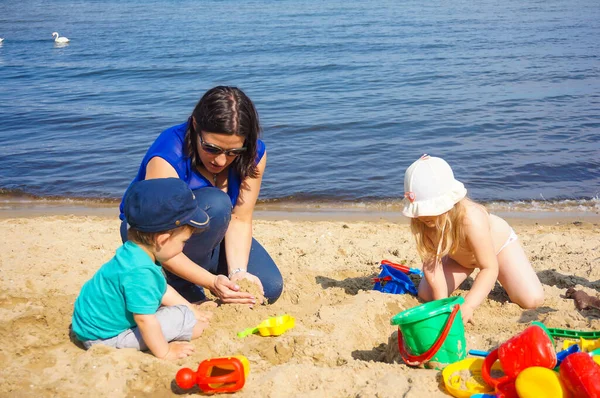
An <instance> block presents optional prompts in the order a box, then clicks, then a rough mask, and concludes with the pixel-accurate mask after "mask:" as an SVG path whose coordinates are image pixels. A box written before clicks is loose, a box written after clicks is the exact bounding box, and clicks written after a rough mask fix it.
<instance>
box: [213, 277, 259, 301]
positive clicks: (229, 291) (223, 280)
mask: <svg viewBox="0 0 600 398" xmlns="http://www.w3.org/2000/svg"><path fill="white" fill-rule="evenodd" d="M211 291H212V292H213V293H214V294H215V295H216V296H217V297H219V299H220V300H221V301H222V302H223V303H225V304H256V299H255V298H254V297H252V295H251V294H250V293H247V292H240V287H239V286H238V285H237V284H236V283H235V282H233V281H231V280H229V278H228V277H226V276H225V275H217V276H216V278H215V280H214V282H213V287H212V289H211Z"/></svg>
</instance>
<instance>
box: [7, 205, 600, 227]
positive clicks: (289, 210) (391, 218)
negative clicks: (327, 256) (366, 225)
mask: <svg viewBox="0 0 600 398" xmlns="http://www.w3.org/2000/svg"><path fill="white" fill-rule="evenodd" d="M497 210H499V209H496V211H492V212H493V213H494V214H496V215H498V216H500V217H502V218H504V219H506V220H507V221H509V222H511V223H516V224H522V225H523V224H525V225H527V224H546V225H547V224H564V223H573V222H587V223H592V224H598V223H600V214H598V212H595V211H526V210H515V211H497ZM118 213H119V211H118V204H115V203H95V204H90V203H77V202H74V203H66V202H28V203H24V202H18V203H17V202H13V203H4V204H3V205H0V220H5V219H10V218H34V217H50V216H92V217H100V218H108V219H110V218H115V219H116V218H117V217H118ZM254 218H255V219H256V220H264V221H278V220H288V221H346V222H356V221H363V222H380V221H381V222H394V223H400V224H408V222H409V219H408V218H407V217H404V216H403V215H402V213H401V212H400V209H399V208H392V209H384V210H382V209H381V208H374V209H370V208H369V207H368V206H365V207H361V208H348V207H335V206H316V207H314V208H307V207H301V206H297V207H291V206H279V205H272V204H260V203H259V204H257V206H256V210H255V212H254Z"/></svg>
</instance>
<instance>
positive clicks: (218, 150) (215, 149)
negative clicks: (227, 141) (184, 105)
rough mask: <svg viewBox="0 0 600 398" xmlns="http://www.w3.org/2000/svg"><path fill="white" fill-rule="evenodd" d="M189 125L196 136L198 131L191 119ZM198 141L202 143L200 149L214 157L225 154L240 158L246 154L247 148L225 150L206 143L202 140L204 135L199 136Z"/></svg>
mask: <svg viewBox="0 0 600 398" xmlns="http://www.w3.org/2000/svg"><path fill="white" fill-rule="evenodd" d="M188 125H189V128H190V131H191V132H192V133H193V134H196V131H195V129H194V122H193V120H192V118H191V117H190V119H189V122H188ZM198 140H199V141H200V147H201V148H202V150H203V151H204V152H206V153H208V154H211V155H214V156H218V155H220V154H222V153H224V154H225V156H238V155H241V154H242V153H244V152H246V147H245V146H244V147H241V148H232V149H223V148H221V147H220V146H218V145H215V144H210V143H208V142H204V140H203V139H202V133H200V134H198Z"/></svg>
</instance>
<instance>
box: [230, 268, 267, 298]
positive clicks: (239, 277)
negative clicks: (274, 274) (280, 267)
mask: <svg viewBox="0 0 600 398" xmlns="http://www.w3.org/2000/svg"><path fill="white" fill-rule="evenodd" d="M242 279H246V280H249V281H250V282H252V283H254V284H255V285H257V286H258V287H259V288H260V292H261V293H262V294H263V296H264V295H265V289H264V288H263V285H262V282H261V281H260V279H258V277H257V276H256V275H253V274H251V273H250V272H248V271H240V272H236V273H235V274H233V275H231V279H230V280H231V281H232V282H235V281H240V280H242Z"/></svg>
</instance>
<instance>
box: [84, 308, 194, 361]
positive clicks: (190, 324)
mask: <svg viewBox="0 0 600 398" xmlns="http://www.w3.org/2000/svg"><path fill="white" fill-rule="evenodd" d="M155 315H156V319H158V322H159V323H160V328H161V329H162V332H163V336H165V339H166V340H167V342H171V341H174V340H176V341H190V340H191V339H192V332H193V329H194V326H196V317H195V316H194V312H192V310H190V309H189V308H188V307H187V306H185V305H174V306H170V307H160V308H159V309H158V310H157V311H156V314H155ZM82 343H83V346H84V347H85V349H86V350H87V349H88V348H90V347H91V346H93V345H95V344H103V345H107V346H109V347H115V348H136V349H138V350H141V351H145V350H147V349H148V346H147V345H146V343H145V342H144V340H143V339H142V335H141V334H140V330H139V328H137V327H135V328H132V329H127V330H125V331H124V332H122V333H120V334H119V335H117V336H115V337H111V338H109V339H99V340H88V341H83V342H82Z"/></svg>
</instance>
